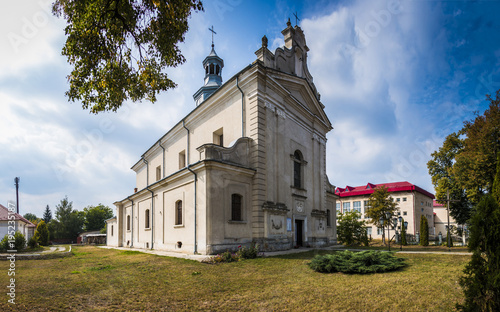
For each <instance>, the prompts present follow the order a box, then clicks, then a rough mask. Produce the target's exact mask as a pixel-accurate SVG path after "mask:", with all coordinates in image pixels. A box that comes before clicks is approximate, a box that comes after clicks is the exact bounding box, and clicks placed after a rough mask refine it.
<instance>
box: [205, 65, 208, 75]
mask: <svg viewBox="0 0 500 312" xmlns="http://www.w3.org/2000/svg"><path fill="white" fill-rule="evenodd" d="M205 75H208V66H207V67H205Z"/></svg>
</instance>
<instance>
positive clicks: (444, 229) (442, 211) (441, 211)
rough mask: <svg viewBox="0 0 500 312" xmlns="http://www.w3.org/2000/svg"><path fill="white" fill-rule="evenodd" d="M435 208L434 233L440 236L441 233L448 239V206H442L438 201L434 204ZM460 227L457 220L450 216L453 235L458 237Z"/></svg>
mask: <svg viewBox="0 0 500 312" xmlns="http://www.w3.org/2000/svg"><path fill="white" fill-rule="evenodd" d="M433 206H434V232H435V233H436V235H438V234H439V233H440V232H441V234H442V235H443V237H444V239H446V233H448V218H447V212H446V206H445V205H443V204H440V203H438V202H436V201H434V203H433ZM458 227H461V226H459V225H458V224H457V222H456V221H455V219H453V217H452V216H450V229H451V231H452V233H453V232H454V234H455V235H456V230H457V229H458Z"/></svg>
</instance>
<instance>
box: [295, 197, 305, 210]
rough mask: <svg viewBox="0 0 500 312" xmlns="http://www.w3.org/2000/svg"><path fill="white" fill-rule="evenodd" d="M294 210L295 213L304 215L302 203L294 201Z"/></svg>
mask: <svg viewBox="0 0 500 312" xmlns="http://www.w3.org/2000/svg"><path fill="white" fill-rule="evenodd" d="M295 210H296V211H297V213H304V201H302V200H296V201H295Z"/></svg>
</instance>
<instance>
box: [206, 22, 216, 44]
mask: <svg viewBox="0 0 500 312" xmlns="http://www.w3.org/2000/svg"><path fill="white" fill-rule="evenodd" d="M208 30H210V31H211V32H212V48H213V47H214V35H217V33H216V32H215V30H214V25H212V28H209V29H208Z"/></svg>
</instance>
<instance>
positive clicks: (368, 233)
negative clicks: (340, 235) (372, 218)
mask: <svg viewBox="0 0 500 312" xmlns="http://www.w3.org/2000/svg"><path fill="white" fill-rule="evenodd" d="M366 235H368V236H371V235H372V227H371V226H368V227H367V228H366Z"/></svg>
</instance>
